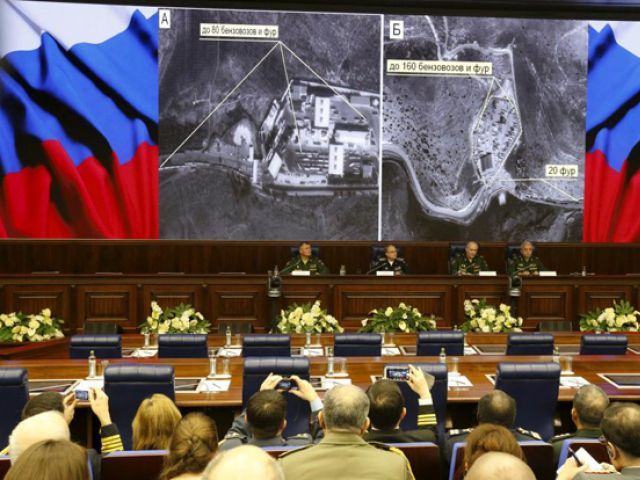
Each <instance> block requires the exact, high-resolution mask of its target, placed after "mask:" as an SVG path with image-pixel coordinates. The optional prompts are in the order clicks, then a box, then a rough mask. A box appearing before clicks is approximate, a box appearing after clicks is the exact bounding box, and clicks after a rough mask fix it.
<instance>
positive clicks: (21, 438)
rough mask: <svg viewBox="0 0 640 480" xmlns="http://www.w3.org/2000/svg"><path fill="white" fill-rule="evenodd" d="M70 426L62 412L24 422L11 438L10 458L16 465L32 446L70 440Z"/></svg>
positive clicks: (36, 416)
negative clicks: (46, 442) (23, 453)
mask: <svg viewBox="0 0 640 480" xmlns="http://www.w3.org/2000/svg"><path fill="white" fill-rule="evenodd" d="M70 437H71V434H70V433H69V425H67V422H66V421H65V418H64V415H63V414H62V413H60V412H55V411H49V412H42V413H39V414H37V415H34V416H33V417H29V418H26V419H25V420H22V421H21V422H20V423H19V424H18V425H17V426H16V428H14V429H13V432H11V435H10V436H9V456H10V457H11V463H15V462H16V460H17V459H18V458H19V457H20V455H21V454H22V452H24V451H25V450H26V449H27V448H29V447H30V446H31V445H33V444H35V443H38V442H41V441H43V440H69V439H70Z"/></svg>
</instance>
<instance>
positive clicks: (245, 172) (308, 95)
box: [159, 9, 381, 240]
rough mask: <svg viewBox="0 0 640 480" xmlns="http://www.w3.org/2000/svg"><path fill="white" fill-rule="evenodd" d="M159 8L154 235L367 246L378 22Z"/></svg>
mask: <svg viewBox="0 0 640 480" xmlns="http://www.w3.org/2000/svg"><path fill="white" fill-rule="evenodd" d="M169 12H170V14H171V25H170V28H161V29H160V51H159V59H160V60H159V63H160V67H159V82H160V237H161V238H207V239H231V240H265V239H298V240H302V239H327V240H338V239H375V238H376V237H377V235H378V201H379V197H378V189H379V187H378V182H379V170H380V168H379V163H380V162H379V159H380V107H381V105H380V36H381V32H380V28H381V23H380V17H379V16H377V15H371V16H369V15H331V14H306V13H278V12H250V11H212V10H181V9H171V10H169Z"/></svg>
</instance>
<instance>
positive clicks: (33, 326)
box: [29, 319, 40, 330]
mask: <svg viewBox="0 0 640 480" xmlns="http://www.w3.org/2000/svg"><path fill="white" fill-rule="evenodd" d="M39 326H40V322H38V321H37V320H36V319H31V320H30V321H29V328H30V329H31V330H37V329H38V327H39Z"/></svg>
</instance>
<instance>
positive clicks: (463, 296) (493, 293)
mask: <svg viewBox="0 0 640 480" xmlns="http://www.w3.org/2000/svg"><path fill="white" fill-rule="evenodd" d="M460 278H461V279H462V278H463V277H460ZM487 279H489V280H490V282H487ZM491 282H492V283H491ZM457 297H458V298H457V302H456V305H455V311H454V315H456V316H455V318H454V319H453V323H452V325H456V324H457V325H462V323H463V322H464V307H463V305H464V301H465V300H473V299H474V298H477V299H481V298H484V299H485V300H486V302H487V303H488V304H490V305H495V306H496V307H497V306H498V305H500V303H506V304H507V305H510V304H511V299H510V297H509V294H508V292H507V277H506V276H499V277H468V278H466V279H464V280H461V281H460V283H459V284H458V285H457Z"/></svg>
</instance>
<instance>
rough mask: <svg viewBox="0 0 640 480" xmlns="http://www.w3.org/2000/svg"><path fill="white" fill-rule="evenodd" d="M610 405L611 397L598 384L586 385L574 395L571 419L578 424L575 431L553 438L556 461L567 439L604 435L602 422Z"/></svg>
mask: <svg viewBox="0 0 640 480" xmlns="http://www.w3.org/2000/svg"><path fill="white" fill-rule="evenodd" d="M608 406H609V397H608V396H607V394H606V393H604V392H603V391H602V389H601V388H600V387H598V386H597V385H584V386H582V387H580V388H579V389H578V391H577V392H576V394H575V396H574V397H573V408H571V420H572V421H573V423H574V425H575V426H576V429H577V430H576V431H575V432H573V433H563V434H561V435H556V436H555V437H553V438H552V439H551V444H552V445H553V455H554V458H555V463H558V459H559V458H560V450H561V449H562V444H563V442H564V441H565V440H569V439H571V438H599V437H600V436H601V435H602V430H601V429H600V422H601V421H602V415H603V414H604V411H605V410H606V409H607V407H608Z"/></svg>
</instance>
